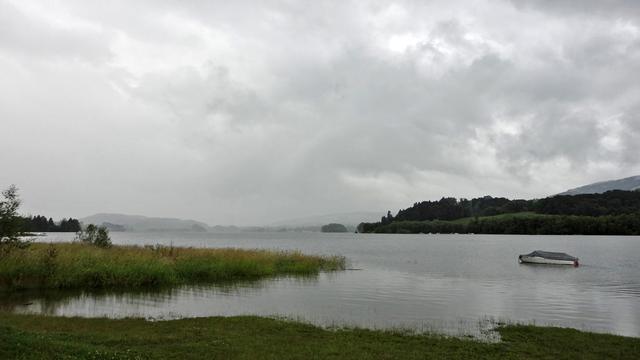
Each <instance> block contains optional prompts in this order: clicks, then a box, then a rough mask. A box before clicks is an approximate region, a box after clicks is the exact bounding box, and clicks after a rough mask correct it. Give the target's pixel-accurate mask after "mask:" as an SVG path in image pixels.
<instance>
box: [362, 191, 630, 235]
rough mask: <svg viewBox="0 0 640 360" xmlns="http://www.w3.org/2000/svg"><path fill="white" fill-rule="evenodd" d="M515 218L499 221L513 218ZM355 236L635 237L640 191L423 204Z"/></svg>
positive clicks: (365, 225)
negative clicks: (381, 234) (512, 235)
mask: <svg viewBox="0 0 640 360" xmlns="http://www.w3.org/2000/svg"><path fill="white" fill-rule="evenodd" d="M516 214H517V216H498V215H516ZM358 230H359V231H360V232H408V233H416V232H425V233H427V232H440V233H450V232H458V233H501V234H502V233H509V234H621V235H632V234H640V191H621V190H615V191H608V192H606V193H603V194H581V195H558V196H553V197H549V198H544V199H534V200H522V199H517V200H509V199H507V198H494V197H491V196H485V197H481V198H475V199H471V200H468V199H456V198H450V197H448V198H442V199H440V200H438V201H423V202H420V203H415V204H413V206H412V207H410V208H407V209H403V210H400V211H398V213H397V214H396V215H395V216H393V215H392V214H391V212H389V213H388V214H387V216H385V217H383V218H382V219H381V220H380V222H377V223H361V224H360V225H359V227H358Z"/></svg>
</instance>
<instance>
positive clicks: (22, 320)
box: [0, 313, 640, 360]
mask: <svg viewBox="0 0 640 360" xmlns="http://www.w3.org/2000/svg"><path fill="white" fill-rule="evenodd" d="M499 331H500V333H501V335H502V342H501V343H497V344H487V343H480V342H476V341H472V340H463V339H456V338H445V337H439V336H412V335H403V334H399V333H392V332H383V331H371V330H363V329H350V330H337V331H331V330H323V329H320V328H317V327H314V326H311V325H306V324H300V323H295V322H289V321H282V320H273V319H268V318H260V317H230V318H222V317H213V318H198V319H184V320H174V321H158V322H148V321H144V320H141V319H125V320H107V319H83V318H62V317H44V316H38V315H11V314H2V313H0V359H214V358H220V359H445V358H446V359H571V360H574V359H638V358H640V339H637V338H625V337H620V336H613V335H602V334H593V333H585V332H580V331H577V330H571V329H560V328H543V327H534V326H508V327H504V328H501V329H500V330H499Z"/></svg>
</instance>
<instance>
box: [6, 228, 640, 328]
mask: <svg viewBox="0 0 640 360" xmlns="http://www.w3.org/2000/svg"><path fill="white" fill-rule="evenodd" d="M111 235H112V240H113V242H114V243H116V244H138V245H143V244H166V245H169V244H173V245H174V246H195V247H237V248H268V249H296V250H301V251H303V252H305V253H309V254H328V255H331V254H338V255H344V256H346V257H347V258H348V259H349V261H350V265H349V267H350V268H354V269H361V270H350V271H344V272H336V273H322V274H320V275H318V276H315V277H310V278H276V279H268V280H263V281H257V282H243V283H234V284H225V285H221V286H204V287H203V286H185V287H180V288H175V289H171V290H166V291H161V292H144V293H131V292H125V293H113V292H106V293H104V292H103V293H82V292H71V293H60V292H46V293H40V294H36V293H19V294H16V295H12V296H10V297H9V296H5V298H4V299H2V300H0V307H2V308H4V309H9V310H12V311H15V312H20V313H44V314H51V315H65V316H74V315H79V316H91V317H94V316H108V317H127V316H143V317H147V318H152V319H173V318H181V317H196V316H214V315H224V316H227V315H240V314H258V315H276V316H285V317H289V318H295V319H300V320H304V321H308V322H312V323H314V324H318V325H323V326H342V325H357V326H363V327H369V328H392V327H401V328H411V329H415V330H418V331H438V332H444V333H450V334H466V333H471V334H473V333H476V332H478V331H482V329H483V328H484V327H486V324H487V323H491V322H492V321H507V322H525V323H535V324H538V325H558V326H566V327H574V328H578V329H583V330H591V331H598V332H609V333H616V334H622V335H628V336H636V337H639V336H640V259H639V256H640V237H619V236H505V235H500V236H495V235H373V234H371V235H369V234H323V233H222V234H216V233H117V232H114V233H112V234H111ZM72 238H73V235H72V234H55V233H52V234H49V236H47V237H42V238H39V239H38V240H39V241H52V242H53V241H68V240H70V239H72ZM536 249H541V250H549V251H562V252H567V253H569V254H571V255H574V256H578V257H579V258H580V263H581V266H580V267H578V268H574V267H570V266H567V267H563V266H544V265H537V266H536V265H520V264H518V262H517V256H518V254H522V253H528V252H530V251H532V250H536ZM3 296H4V295H3Z"/></svg>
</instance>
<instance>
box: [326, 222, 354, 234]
mask: <svg viewBox="0 0 640 360" xmlns="http://www.w3.org/2000/svg"><path fill="white" fill-rule="evenodd" d="M320 231H322V232H324V233H346V232H349V230H348V229H347V227H346V226H344V225H342V224H336V223H331V224H327V225H322V227H321V228H320Z"/></svg>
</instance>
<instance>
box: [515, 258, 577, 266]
mask: <svg viewBox="0 0 640 360" xmlns="http://www.w3.org/2000/svg"><path fill="white" fill-rule="evenodd" d="M519 261H520V262H521V263H528V264H548V265H573V266H578V260H554V259H546V258H543V257H539V256H521V257H520V258H519Z"/></svg>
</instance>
